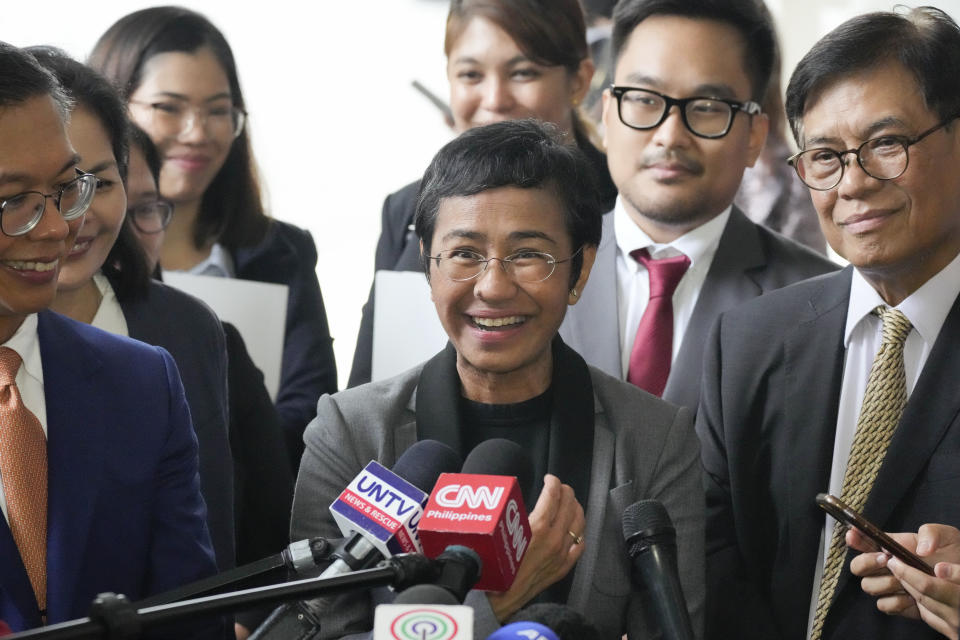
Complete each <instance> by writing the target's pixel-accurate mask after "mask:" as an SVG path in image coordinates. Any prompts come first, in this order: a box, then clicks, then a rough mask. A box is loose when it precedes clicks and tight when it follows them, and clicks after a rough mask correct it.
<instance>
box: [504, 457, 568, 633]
mask: <svg viewBox="0 0 960 640" xmlns="http://www.w3.org/2000/svg"><path fill="white" fill-rule="evenodd" d="M585 528H586V520H585V518H584V515H583V507H582V506H580V503H579V502H577V498H576V496H574V494H573V489H572V488H570V486H568V485H565V484H562V483H561V482H560V479H559V478H557V477H556V476H553V475H550V474H547V475H546V476H544V481H543V491H541V492H540V497H539V498H538V499H537V504H536V506H535V507H534V509H533V512H532V513H531V514H530V529H531V531H532V539H531V541H530V548H529V549H528V550H527V553H526V555H525V556H524V557H523V561H521V563H520V567H519V568H518V569H517V577H516V578H515V579H514V581H513V585H511V587H510V589H508V590H507V591H505V592H503V593H488V594H487V598H488V599H489V600H490V606H491V607H492V608H493V613H494V614H495V615H496V616H497V619H498V620H500V621H501V622H503V621H504V620H506V619H507V618H509V617H510V616H511V615H513V613H515V612H516V611H517V610H518V609H520V608H521V607H523V606H524V605H525V604H526V603H528V602H529V601H530V600H532V599H533V598H534V597H535V596H537V595H538V594H539V593H540V592H542V591H543V590H544V589H546V588H547V587H549V586H550V585H552V584H553V583H555V582H557V581H558V580H560V579H561V578H563V577H564V576H566V575H567V573H569V572H570V569H572V568H573V565H574V564H576V562H577V560H578V559H579V558H580V554H582V553H583V548H584V546H585V543H584V542H582V541H581V542H580V543H577V542H576V540H575V539H574V536H582V535H583V532H584V529H585Z"/></svg>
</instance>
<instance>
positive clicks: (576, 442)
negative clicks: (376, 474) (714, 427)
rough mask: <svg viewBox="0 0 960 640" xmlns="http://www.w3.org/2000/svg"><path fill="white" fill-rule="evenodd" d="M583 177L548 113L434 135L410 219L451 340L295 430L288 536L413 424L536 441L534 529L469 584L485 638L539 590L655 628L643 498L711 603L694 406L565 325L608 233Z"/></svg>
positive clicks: (327, 405)
mask: <svg viewBox="0 0 960 640" xmlns="http://www.w3.org/2000/svg"><path fill="white" fill-rule="evenodd" d="M591 176H592V174H591V171H590V168H589V164H588V161H587V160H586V158H585V157H584V154H583V153H582V152H581V151H579V150H578V149H577V148H576V147H574V146H572V145H569V144H566V143H565V141H564V140H563V137H562V134H561V133H560V132H559V131H558V130H557V128H556V127H554V126H552V125H542V124H538V123H536V122H534V121H532V120H520V121H508V122H499V123H494V124H490V125H486V126H482V127H477V128H474V129H471V130H470V131H467V132H466V133H464V134H462V135H461V136H460V137H459V138H457V139H456V140H454V141H452V142H450V143H449V144H447V145H446V146H445V147H444V148H443V149H441V150H440V152H439V153H438V154H437V155H436V157H435V158H434V159H433V162H431V164H430V167H429V168H428V169H427V172H426V173H425V174H424V177H423V180H422V187H421V190H420V195H419V197H418V202H417V207H416V222H415V228H416V233H417V236H418V238H419V239H420V244H421V248H422V255H423V256H424V264H423V267H424V268H425V270H426V274H427V277H428V278H429V281H430V289H431V296H432V298H433V302H434V304H435V305H436V309H437V314H438V315H439V316H440V321H441V324H442V325H443V328H444V330H445V331H446V333H447V336H448V338H449V340H450V344H449V345H448V346H447V348H446V349H445V350H444V351H442V352H441V353H439V354H437V355H436V356H434V357H433V358H432V359H430V360H429V361H427V362H425V363H424V364H422V365H421V366H419V367H416V368H414V369H412V370H410V371H408V372H406V373H403V374H400V375H399V376H396V377H395V378H391V379H388V380H384V381H378V382H373V383H370V384H367V385H362V386H360V387H357V388H355V389H349V390H347V391H343V392H341V393H339V394H336V395H334V396H330V397H325V398H323V399H321V401H320V404H319V407H318V413H317V418H316V419H315V420H314V421H313V422H312V423H311V424H310V425H309V426H308V427H307V431H306V433H305V435H304V440H305V442H306V444H307V449H306V452H305V453H304V458H303V463H302V465H301V467H300V475H299V477H298V480H297V489H296V494H295V497H294V509H293V518H292V521H291V533H292V535H293V537H294V538H300V537H309V536H315V535H321V536H333V535H336V532H337V528H336V525H335V523H334V521H333V519H332V517H331V516H330V515H329V512H328V510H327V508H326V507H327V506H328V505H329V504H330V503H331V502H332V501H333V500H334V499H335V498H336V496H337V495H338V494H339V492H340V490H341V489H342V487H343V486H346V485H347V484H349V482H350V480H351V478H353V477H354V475H356V473H357V472H358V471H359V466H358V465H359V464H361V461H362V462H365V461H367V460H369V459H371V458H374V459H377V460H378V461H379V462H380V463H381V464H383V465H386V466H390V465H392V464H393V462H395V460H396V458H397V457H398V456H400V455H401V454H402V453H403V451H404V450H406V449H407V448H408V447H410V446H411V445H412V444H413V443H414V442H415V441H416V440H422V439H435V440H439V441H441V442H443V443H445V444H447V445H448V446H450V447H451V448H453V449H454V450H455V451H457V453H459V454H460V455H461V456H463V457H466V454H467V453H468V452H470V451H471V450H472V449H474V447H476V446H477V445H478V444H480V443H481V442H484V441H486V440H489V439H494V438H507V439H509V440H512V441H513V442H515V443H517V444H518V445H520V446H521V447H523V449H524V450H525V451H527V452H529V454H530V465H531V467H532V473H531V477H532V478H533V482H532V483H531V484H532V485H533V486H529V487H524V489H525V494H526V495H532V496H539V497H538V498H537V499H536V503H535V505H534V504H530V505H527V506H528V507H532V511H531V512H530V525H531V530H532V539H531V541H530V546H529V547H528V550H527V553H526V556H524V558H523V560H522V562H521V564H520V566H519V569H518V573H517V576H516V579H515V581H514V582H513V585H512V586H511V587H510V588H509V589H508V590H507V591H505V592H503V593H483V592H479V591H477V592H471V593H470V594H469V595H468V596H467V600H466V604H468V605H469V606H471V607H473V608H474V610H475V618H474V620H475V627H474V628H475V633H476V635H477V636H478V637H484V636H486V635H488V634H489V633H491V632H492V631H493V629H494V628H495V626H496V625H497V624H498V623H499V622H502V621H505V620H506V619H507V618H509V617H510V616H511V615H512V614H513V613H514V612H516V611H517V610H518V609H520V608H521V607H523V606H525V605H526V604H527V603H528V602H529V601H530V600H531V599H533V598H535V597H538V596H542V598H543V599H545V600H547V601H553V602H563V603H567V604H568V605H569V606H571V607H573V608H574V609H576V610H578V611H580V612H582V613H585V614H586V615H588V616H589V618H590V621H591V623H592V624H593V625H595V626H596V627H597V628H598V629H600V630H601V634H600V637H603V638H620V637H621V636H622V635H623V634H624V633H629V635H630V637H636V638H642V637H648V636H649V635H651V634H650V629H649V628H648V626H647V625H648V621H647V620H645V619H644V613H643V612H644V611H648V610H650V609H649V603H648V602H643V600H644V598H646V597H647V595H646V594H640V593H639V592H636V591H634V590H633V589H632V587H631V581H630V575H629V571H628V567H627V565H626V563H624V562H623V556H622V554H623V551H622V547H623V543H622V537H621V534H620V525H619V520H620V515H621V513H622V512H623V510H624V508H626V507H627V506H628V505H630V504H632V503H634V502H636V501H639V500H642V499H656V500H660V501H661V502H663V504H664V505H665V506H666V508H667V510H668V512H669V513H670V516H671V518H672V520H673V523H674V525H675V526H676V528H677V543H678V548H680V549H682V550H683V551H682V553H681V556H682V557H681V561H680V565H681V576H682V578H681V579H682V581H683V588H684V592H685V594H686V596H687V599H688V602H690V603H691V605H690V606H691V608H692V609H693V611H694V614H695V617H696V616H698V615H699V611H700V609H701V607H702V603H703V587H702V585H703V565H702V557H703V546H702V545H703V542H702V540H703V518H704V514H703V498H702V493H701V489H700V467H699V458H698V455H697V451H698V446H697V443H696V437H695V435H694V433H693V425H692V418H691V416H690V414H689V412H687V411H686V410H684V409H678V408H676V407H674V406H672V405H668V404H667V403H665V402H663V401H661V400H659V399H658V398H655V397H653V396H651V395H649V394H647V393H645V392H643V391H641V390H640V389H638V388H637V387H635V386H633V385H630V384H627V383H625V382H623V381H621V380H618V379H615V378H612V377H610V376H607V375H605V374H603V373H602V372H600V371H599V370H597V369H593V368H591V367H588V366H587V365H586V363H585V362H584V360H583V358H582V357H581V356H580V355H579V354H577V353H576V352H575V351H573V350H572V349H570V348H569V347H567V346H566V345H565V344H564V343H563V340H561V339H560V337H559V336H558V335H557V330H558V328H559V326H560V323H561V322H562V321H563V317H564V314H565V313H566V311H567V307H568V306H569V305H573V304H576V303H577V301H578V300H579V296H580V293H581V292H582V290H583V287H584V286H586V285H587V280H588V277H589V274H590V268H591V266H592V265H593V260H594V257H595V255H596V251H597V244H598V243H599V241H600V229H601V213H602V212H601V206H600V204H599V202H598V201H597V191H596V189H595V185H594V183H593V180H592V177H591ZM651 469H656V472H655V473H650V470H651ZM608 502H609V503H610V504H612V505H613V508H607V506H608ZM327 604H328V605H329V609H327V610H325V611H324V612H323V613H324V624H325V627H324V634H325V636H326V637H331V638H332V637H338V636H339V635H340V634H342V633H345V632H346V630H347V629H349V630H351V631H358V630H363V629H369V628H370V626H371V624H372V620H371V615H372V610H371V609H370V608H369V606H368V605H369V601H368V600H364V599H363V598H362V597H358V596H345V597H343V598H337V599H334V600H331V601H328V603H327Z"/></svg>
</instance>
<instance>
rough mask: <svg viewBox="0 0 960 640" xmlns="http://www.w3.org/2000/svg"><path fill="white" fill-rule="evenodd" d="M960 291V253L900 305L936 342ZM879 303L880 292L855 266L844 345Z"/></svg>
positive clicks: (927, 339)
mask: <svg viewBox="0 0 960 640" xmlns="http://www.w3.org/2000/svg"><path fill="white" fill-rule="evenodd" d="M958 295H960V254H957V256H955V257H954V259H953V260H952V261H951V262H950V264H948V265H947V266H946V267H944V268H943V269H941V270H940V272H939V273H937V274H936V275H935V276H933V277H932V278H930V279H929V280H927V281H926V282H925V283H923V286H921V287H920V288H919V289H917V290H916V291H914V292H913V293H911V294H910V295H909V296H907V298H906V299H904V300H903V302H901V303H900V304H898V305H897V307H896V308H897V309H898V310H900V311H901V312H903V314H904V315H905V316H907V319H908V320H909V321H910V324H912V325H913V328H914V329H916V330H917V333H918V334H920V338H921V339H922V340H923V341H924V342H925V343H926V344H927V345H929V346H933V343H934V342H935V341H936V339H937V336H939V335H940V329H941V328H942V327H943V323H944V322H945V321H946V319H947V314H949V313H950V309H951V308H952V307H953V303H954V301H955V300H956V299H957V296H958ZM879 305H886V302H884V301H883V298H881V297H880V294H879V293H877V292H876V290H875V289H874V288H873V287H872V286H871V285H870V283H869V282H867V280H866V278H864V277H863V276H862V275H861V274H860V271H859V270H857V269H854V270H853V277H852V279H851V282H850V304H849V306H848V308H847V327H846V331H845V332H844V336H843V340H844V345H845V346H849V345H850V336H851V335H852V334H853V331H854V330H855V329H856V328H857V325H859V324H860V323H861V322H862V321H863V319H864V318H866V317H867V316H869V315H870V313H871V312H872V311H873V310H874V309H875V308H876V307H877V306H879Z"/></svg>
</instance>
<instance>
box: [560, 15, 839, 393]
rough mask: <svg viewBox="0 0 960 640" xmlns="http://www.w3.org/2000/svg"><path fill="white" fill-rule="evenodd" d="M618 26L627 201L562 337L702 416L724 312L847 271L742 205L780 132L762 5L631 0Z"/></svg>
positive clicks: (619, 161) (609, 144) (610, 95)
mask: <svg viewBox="0 0 960 640" xmlns="http://www.w3.org/2000/svg"><path fill="white" fill-rule="evenodd" d="M613 19H614V26H613V38H612V52H613V60H614V64H615V70H614V84H613V85H611V86H610V87H609V89H608V90H607V91H606V92H605V93H604V97H603V100H604V109H603V121H604V124H605V145H606V150H607V162H608V165H609V167H610V174H611V176H612V177H613V181H614V183H615V184H616V186H617V189H618V190H619V197H618V199H617V203H616V206H615V208H614V210H613V211H612V212H610V213H608V214H607V215H605V216H604V224H603V240H602V242H601V244H600V247H599V249H598V252H597V260H596V264H595V266H594V270H593V278H592V279H591V284H590V286H589V287H588V288H587V290H586V291H585V292H584V295H583V299H582V301H581V304H579V305H577V306H576V307H574V308H572V309H571V310H570V313H568V314H567V317H566V319H565V321H564V325H563V327H562V328H561V335H563V337H564V339H565V340H567V342H568V343H569V344H571V345H572V346H573V347H574V348H575V349H577V350H578V351H579V352H580V353H582V354H583V355H584V357H585V358H586V359H587V361H588V362H590V364H592V365H594V366H596V367H598V368H600V369H603V370H604V371H606V372H607V373H609V374H611V375H615V376H617V377H619V378H622V379H626V380H628V381H630V382H632V383H634V384H636V385H637V386H639V387H641V388H643V389H645V390H647V391H649V392H651V393H653V394H655V395H660V396H662V397H663V398H665V399H667V400H670V401H671V402H674V403H676V404H679V405H682V406H686V407H690V408H692V409H695V408H696V406H697V402H698V399H699V394H700V374H701V368H702V358H703V345H704V342H705V340H706V335H707V331H708V330H709V328H710V326H711V325H712V323H713V321H714V320H715V319H716V317H717V315H719V314H720V313H721V312H722V311H724V310H726V309H729V308H731V307H734V306H736V305H737V304H739V303H741V302H742V301H744V300H748V299H750V298H753V297H755V296H758V295H760V294H762V293H765V292H767V291H771V290H773V289H777V288H779V287H782V286H784V285H787V284H790V283H792V282H796V281H798V280H802V279H804V278H807V277H810V276H813V275H818V274H820V273H824V272H826V271H829V270H831V269H834V268H835V267H834V266H833V265H832V264H831V263H830V262H829V261H827V260H826V258H824V257H822V256H820V255H817V254H815V253H813V252H812V251H810V250H808V249H805V248H803V247H801V246H800V245H798V244H796V243H794V242H792V241H789V240H787V239H785V238H783V237H782V236H779V235H777V234H776V233H773V232H771V231H770V230H769V229H766V228H765V227H762V226H759V225H756V224H754V223H753V222H751V221H750V220H749V219H748V218H747V217H746V216H745V215H744V214H743V212H741V211H740V210H739V209H738V208H737V207H735V206H733V204H732V203H733V199H734V196H735V195H736V193H737V189H738V187H739V185H740V181H741V178H742V177H743V172H744V169H745V168H746V167H748V166H752V165H753V163H754V162H755V161H756V159H757V157H758V155H759V154H760V151H761V150H762V148H763V145H764V141H765V140H766V135H767V127H768V119H767V116H766V115H765V114H763V113H761V108H760V105H759V101H760V100H761V98H762V96H763V95H764V92H765V91H766V87H767V84H768V83H769V80H770V74H771V70H772V66H773V59H774V42H775V41H774V38H775V35H774V32H773V25H772V24H771V22H770V18H769V14H768V13H767V12H765V11H763V10H762V8H761V7H759V6H757V4H756V3H755V2H754V0H723V1H721V2H701V1H697V2H690V1H689V0H623V1H622V2H620V3H619V4H618V5H617V8H616V10H615V12H614V16H613ZM692 43H695V45H694V44H692Z"/></svg>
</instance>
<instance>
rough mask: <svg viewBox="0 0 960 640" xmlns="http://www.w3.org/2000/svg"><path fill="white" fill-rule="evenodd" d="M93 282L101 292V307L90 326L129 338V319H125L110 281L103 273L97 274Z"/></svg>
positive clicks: (98, 308)
mask: <svg viewBox="0 0 960 640" xmlns="http://www.w3.org/2000/svg"><path fill="white" fill-rule="evenodd" d="M93 282H94V284H96V285H97V289H99V290H100V306H99V307H97V313H96V314H95V315H94V316H93V320H91V321H90V324H91V325H93V326H95V327H96V328H97V329H103V330H104V331H109V332H110V333H114V334H116V335H119V336H129V335H130V332H129V330H128V329H127V319H126V318H124V317H123V309H121V308H120V303H119V302H117V294H116V293H114V291H113V287H112V286H110V281H109V280H107V277H106V276H105V275H103V274H102V273H97V274H95V275H94V276H93Z"/></svg>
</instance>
